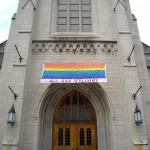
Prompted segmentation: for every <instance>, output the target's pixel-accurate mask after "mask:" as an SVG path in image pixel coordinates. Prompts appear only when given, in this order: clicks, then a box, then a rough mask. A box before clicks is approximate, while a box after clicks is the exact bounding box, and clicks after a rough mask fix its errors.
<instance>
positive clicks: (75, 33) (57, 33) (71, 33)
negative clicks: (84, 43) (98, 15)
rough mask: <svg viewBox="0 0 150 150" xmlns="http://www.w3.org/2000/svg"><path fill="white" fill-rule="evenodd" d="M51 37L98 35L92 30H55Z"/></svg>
mask: <svg viewBox="0 0 150 150" xmlns="http://www.w3.org/2000/svg"><path fill="white" fill-rule="evenodd" d="M52 37H53V38H57V37H58V38H65V37H66V38H68V37H73V38H74V37H84V38H97V37H98V36H97V35H96V34H95V33H92V32H85V33H84V32H56V33H54V34H53V35H52Z"/></svg>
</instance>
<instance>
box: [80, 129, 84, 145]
mask: <svg viewBox="0 0 150 150" xmlns="http://www.w3.org/2000/svg"><path fill="white" fill-rule="evenodd" d="M80 145H84V129H83V128H81V129H80Z"/></svg>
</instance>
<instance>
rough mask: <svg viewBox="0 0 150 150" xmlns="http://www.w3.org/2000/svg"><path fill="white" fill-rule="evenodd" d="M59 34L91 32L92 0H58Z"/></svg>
mask: <svg viewBox="0 0 150 150" xmlns="http://www.w3.org/2000/svg"><path fill="white" fill-rule="evenodd" d="M57 30H58V32H91V31H92V25H91V0H58V20H57Z"/></svg>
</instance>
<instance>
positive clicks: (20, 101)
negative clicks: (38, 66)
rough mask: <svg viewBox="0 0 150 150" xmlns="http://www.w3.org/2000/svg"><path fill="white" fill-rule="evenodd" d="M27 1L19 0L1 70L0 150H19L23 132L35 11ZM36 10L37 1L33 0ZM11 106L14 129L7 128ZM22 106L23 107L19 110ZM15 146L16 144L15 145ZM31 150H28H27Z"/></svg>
mask: <svg viewBox="0 0 150 150" xmlns="http://www.w3.org/2000/svg"><path fill="white" fill-rule="evenodd" d="M27 1H28V0H20V1H19V6H18V11H17V15H16V19H15V20H13V21H12V25H11V29H10V34H9V38H8V41H7V46H6V50H5V56H4V61H3V67H2V70H1V79H0V103H2V105H1V107H3V109H0V110H3V113H1V114H2V115H1V116H0V120H1V122H2V124H3V125H2V127H0V132H1V133H2V132H3V133H2V134H0V139H2V141H0V142H1V143H2V144H3V146H2V147H0V149H4V150H6V149H9V150H22V148H23V147H24V145H22V140H23V137H22V134H23V133H22V128H23V120H24V117H23V116H24V113H28V112H26V110H24V109H22V108H25V105H26V104H25V102H24V97H25V96H26V92H25V90H24V87H25V82H26V80H27V74H26V72H27V70H28V65H29V62H30V55H31V42H32V36H33V24H34V16H35V13H36V11H35V10H34V7H33V5H32V2H31V1H29V2H28V3H27ZM33 4H34V6H35V7H36V0H33ZM15 45H16V46H17V48H18V50H19V52H20V55H21V56H22V57H23V60H22V62H20V61H19V59H18V58H19V56H18V54H17V51H16V49H15ZM8 86H11V88H12V89H13V90H14V91H15V92H16V93H17V94H18V98H17V100H16V101H15V100H14V98H13V94H12V93H11V91H10V90H9V89H8ZM13 103H14V106H15V110H16V121H15V124H14V125H13V126H10V125H7V118H8V112H9V110H10V108H11V105H12V104H13ZM23 105H24V107H22V106H23ZM14 143H15V144H14ZM29 149H30V148H29Z"/></svg>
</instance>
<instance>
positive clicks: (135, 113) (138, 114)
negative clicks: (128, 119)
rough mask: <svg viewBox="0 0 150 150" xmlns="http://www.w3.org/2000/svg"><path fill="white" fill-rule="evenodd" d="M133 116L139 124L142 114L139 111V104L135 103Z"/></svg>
mask: <svg viewBox="0 0 150 150" xmlns="http://www.w3.org/2000/svg"><path fill="white" fill-rule="evenodd" d="M134 117H135V124H136V125H139V124H141V123H142V115H141V111H140V109H139V106H138V105H137V104H136V107H135V111H134Z"/></svg>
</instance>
